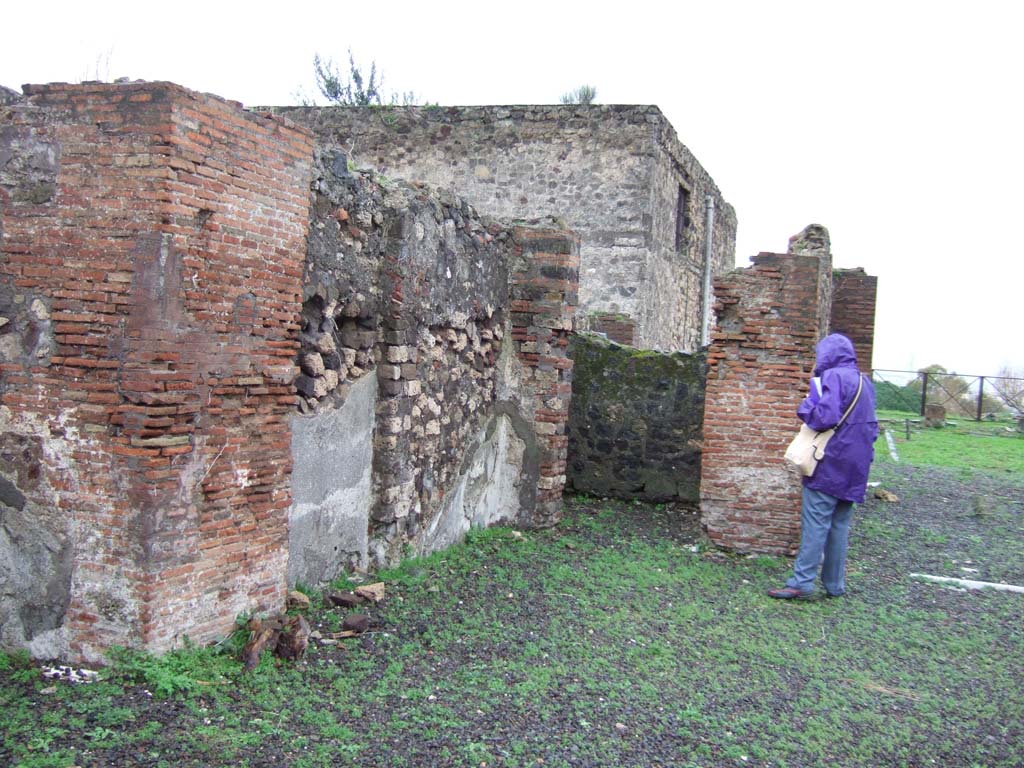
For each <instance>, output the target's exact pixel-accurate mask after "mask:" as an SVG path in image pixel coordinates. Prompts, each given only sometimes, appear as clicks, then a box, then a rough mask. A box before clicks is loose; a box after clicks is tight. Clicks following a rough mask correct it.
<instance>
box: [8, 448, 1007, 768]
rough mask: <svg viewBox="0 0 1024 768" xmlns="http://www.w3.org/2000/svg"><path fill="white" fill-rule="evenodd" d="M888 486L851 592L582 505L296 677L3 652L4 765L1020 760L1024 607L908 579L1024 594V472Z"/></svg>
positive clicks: (399, 574)
mask: <svg viewBox="0 0 1024 768" xmlns="http://www.w3.org/2000/svg"><path fill="white" fill-rule="evenodd" d="M942 434H943V435H950V434H952V433H951V432H943V433H942ZM988 439H993V438H988ZM914 442H923V437H922V438H921V439H919V436H918V435H917V434H915V435H913V437H912V440H911V443H914ZM1014 445H1016V446H1017V450H1018V451H1024V441H1016V442H1015V443H1014ZM880 447H881V446H880ZM902 447H903V446H901V448H902ZM985 450H986V451H987V450H989V449H985ZM881 452H882V451H880V453H881ZM876 469H877V471H876V479H877V480H878V481H879V482H881V483H882V485H883V487H885V488H886V489H888V490H890V491H892V492H895V493H896V494H897V495H898V496H899V497H900V501H899V502H895V503H892V502H882V501H880V500H877V499H873V500H871V501H869V503H867V504H866V505H864V506H863V507H861V508H859V512H858V517H857V520H856V522H855V527H854V533H853V538H852V541H851V555H850V557H851V560H850V573H849V579H848V581H849V593H848V595H847V596H846V597H844V598H842V599H837V600H831V599H816V600H811V601H801V602H798V603H792V602H787V601H774V600H770V599H768V598H766V597H765V595H764V592H765V590H766V589H768V588H769V587H772V586H776V585H778V584H779V583H781V581H782V580H783V579H784V578H785V576H786V575H787V571H788V568H789V561H787V560H785V559H781V558H771V557H743V556H734V555H727V554H723V553H721V552H718V551H715V550H714V549H711V548H708V547H706V546H705V544H704V543H703V542H702V540H701V538H700V531H699V524H698V522H697V519H696V516H695V515H694V514H693V513H692V511H688V510H684V509H676V508H658V507H650V506H641V505H633V504H624V503H619V502H608V501H599V500H590V499H575V500H570V501H569V502H568V515H567V519H566V522H565V524H564V525H562V526H561V527H560V528H558V529H557V530H554V531H548V532H541V533H528V534H525V535H520V534H518V533H515V532H512V531H509V530H504V529H496V530H490V531H484V532H478V533H476V534H474V535H473V536H471V537H470V539H469V541H468V542H467V543H466V544H465V545H463V546H459V547H456V548H454V549H452V550H450V551H448V552H445V553H442V554H439V555H435V556H433V557H431V558H429V559H426V560H418V561H412V562H408V563H406V564H405V565H403V566H402V567H401V568H400V569H398V570H396V571H393V572H390V573H385V574H381V577H382V578H383V579H384V580H385V581H386V583H387V585H388V594H387V597H386V599H385V600H384V601H383V602H382V603H381V604H379V605H378V606H376V607H375V608H374V609H372V610H371V617H372V619H373V621H374V629H373V630H372V631H371V632H369V633H368V634H366V635H364V636H363V637H361V638H359V639H355V640H348V641H342V644H339V645H334V646H331V645H320V644H317V643H313V644H312V645H311V647H310V650H309V653H308V655H307V658H306V659H305V661H304V662H302V663H299V664H291V663H280V662H277V661H276V660H275V659H273V658H270V657H268V658H265V659H264V661H263V663H262V664H261V666H260V667H259V668H258V669H257V670H256V671H255V672H254V673H250V674H246V673H244V672H243V671H242V670H241V668H240V666H239V664H238V662H237V661H236V660H235V656H234V655H233V654H234V653H235V652H237V650H238V649H237V643H236V642H233V643H226V644H225V645H224V646H222V647H220V648H217V649H189V650H186V651H182V652H179V653H173V654H169V655H168V656H166V657H164V658H163V659H160V660H156V659H152V658H150V657H147V656H141V655H133V654H123V655H122V656H121V657H120V658H119V661H118V663H117V664H115V665H114V666H113V667H111V668H110V669H108V670H105V671H104V674H103V679H102V680H101V681H100V682H98V683H94V684H91V685H80V686H70V685H66V684H59V685H54V684H52V683H50V682H48V681H45V680H43V679H41V677H40V674H39V670H38V667H37V666H35V665H33V664H31V663H30V662H28V660H26V659H24V658H21V657H17V656H13V657H12V656H3V655H0V764H3V765H8V764H10V765H15V766H23V767H24V768H29V767H30V766H31V767H34V768H40V767H42V766H58V767H60V768H67V767H68V766H71V765H78V766H82V768H89V767H91V766H107V765H116V766H175V768H178V767H179V766H180V767H183V766H224V765H231V766H239V767H240V768H242V767H245V766H250V767H255V766H296V767H299V766H344V765H353V766H539V765H543V766H790V767H795V766H821V765H836V766H850V767H854V768H856V767H858V766H864V767H865V768H866V767H868V766H871V767H875V766H942V767H943V768H955V767H957V766H964V767H965V768H967V767H971V766H986V767H987V768H994V767H996V766H1007V768H1009V766H1020V765H1021V764H1024V693H1022V690H1021V680H1024V639H1022V631H1021V627H1022V626H1024V595H1018V594H1009V593H1002V592H994V591H985V592H958V591H953V590H950V589H946V588H943V587H940V586H937V585H934V584H929V583H924V582H920V581H916V580H913V579H911V578H910V576H909V574H910V573H911V572H914V571H923V572H928V573H934V574H937V575H951V576H967V577H968V578H975V579H988V580H1006V581H1012V582H1014V583H1017V584H1021V583H1024V513H1022V510H1024V472H1020V471H1013V470H1012V469H1011V470H1007V469H1005V468H1000V469H997V470H994V471H987V472H982V471H977V470H975V469H964V468H960V467H953V468H941V467H935V466H927V465H924V464H919V465H917V466H914V465H909V464H908V463H907V461H906V460H903V461H901V462H900V463H894V462H892V461H889V460H880V461H879V463H878V465H877V468H876ZM342 618H343V614H341V613H339V612H337V611H334V610H330V609H328V608H326V607H324V606H323V605H322V603H321V602H319V601H317V603H316V606H315V609H314V611H313V613H312V621H313V623H314V625H316V626H317V627H318V628H319V629H320V630H321V631H322V632H329V631H333V630H336V629H338V628H340V623H341V620H342Z"/></svg>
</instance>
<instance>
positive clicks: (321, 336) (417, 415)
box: [289, 144, 578, 584]
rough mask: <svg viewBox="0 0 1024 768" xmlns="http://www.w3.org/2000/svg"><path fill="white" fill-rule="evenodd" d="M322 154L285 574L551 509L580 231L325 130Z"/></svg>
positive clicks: (358, 560)
mask: <svg viewBox="0 0 1024 768" xmlns="http://www.w3.org/2000/svg"><path fill="white" fill-rule="evenodd" d="M315 168H316V174H315V175H316V178H315V180H314V202H313V209H314V218H313V224H312V227H311V232H312V234H311V237H310V247H309V256H308V259H307V271H306V277H305V294H304V295H305V302H304V306H303V313H302V316H303V320H302V334H301V340H302V352H301V353H300V356H299V361H300V366H301V368H302V374H301V375H300V377H299V380H298V386H299V389H300V392H301V393H302V395H303V397H302V399H301V400H300V403H299V405H300V411H301V413H300V414H298V415H296V417H295V420H294V432H293V434H294V439H293V450H294V452H295V454H296V456H297V457H298V456H301V457H302V459H301V462H299V463H298V464H297V466H296V472H295V476H294V488H295V491H294V493H295V506H294V507H293V510H292V514H291V526H290V536H291V552H292V559H291V561H290V565H289V579H290V580H291V581H293V582H294V581H304V582H307V583H314V584H315V583H319V582H322V581H325V580H328V579H331V578H334V577H336V576H338V575H339V574H341V573H342V572H344V571H346V570H349V569H351V568H353V567H355V568H362V567H367V566H368V565H373V566H380V565H391V564H394V563H395V562H397V561H398V560H399V559H400V558H401V557H402V556H403V554H405V553H406V552H407V551H408V548H410V547H411V548H412V550H413V551H415V552H417V553H419V554H425V553H429V552H431V551H434V550H437V549H441V548H444V547H446V546H448V545H450V544H452V543H454V542H456V541H458V540H459V539H461V538H462V536H463V535H464V534H465V532H466V531H467V530H468V529H469V528H470V527H472V526H483V525H490V524H494V523H496V522H499V521H502V522H505V523H509V524H513V523H514V524H517V525H527V526H528V525H544V524H548V523H550V522H552V521H553V520H554V519H557V516H558V514H559V512H560V511H559V509H558V508H557V506H556V505H555V504H553V503H552V502H551V499H552V498H555V497H559V496H560V492H561V487H562V484H563V483H564V466H563V465H564V447H565V446H564V444H562V445H559V444H558V443H559V441H560V440H562V441H564V434H565V430H564V422H565V421H566V419H567V414H568V408H567V404H568V399H569V388H568V385H567V382H568V381H569V378H568V377H569V375H570V374H569V370H570V368H571V365H569V364H568V362H567V360H566V359H565V357H564V354H565V347H566V339H567V335H568V332H569V330H570V329H571V321H572V310H573V308H574V306H575V300H576V299H575V292H576V283H577V280H578V268H577V266H575V265H574V264H573V263H572V259H573V258H578V256H576V255H575V253H574V251H573V248H574V247H575V240H574V238H573V237H572V236H570V235H568V234H566V233H555V232H552V231H550V230H539V231H534V230H532V229H530V228H520V229H518V230H516V232H515V233H513V232H512V231H510V230H506V229H504V228H502V227H500V226H498V225H497V224H495V223H493V222H487V221H483V220H482V219H480V218H479V217H478V216H477V214H476V212H475V210H474V209H473V208H472V207H471V206H470V205H469V204H468V203H466V202H465V200H463V199H461V198H457V197H454V196H452V195H450V194H447V193H442V194H440V195H438V194H436V193H434V192H432V191H430V190H428V189H427V188H425V187H423V186H422V185H409V184H406V183H404V182H397V181H392V180H387V179H381V178H379V177H377V176H375V175H374V174H372V173H367V172H357V171H355V172H354V171H352V170H350V169H349V166H348V163H347V162H346V160H345V157H344V154H343V153H342V152H341V151H340V148H338V147H336V146H331V145H329V144H324V145H322V146H321V147H320V148H319V149H318V151H317V161H316V164H315ZM538 244H539V245H538ZM545 248H547V249H548V250H551V249H555V251H554V252H553V253H552V254H548V253H547V252H546V251H545V250H544V249H545ZM566 312H568V314H566ZM556 366H557V367H556ZM332 433H344V434H346V435H349V436H357V439H356V440H355V441H354V442H355V443H356V445H355V447H354V448H353V449H351V450H350V449H349V448H345V447H336V446H334V445H332V444H331V441H330V435H331V434H332ZM352 442H353V441H352V438H351V437H350V439H349V440H346V444H348V445H351V443H352ZM559 451H561V452H559ZM342 452H344V453H342ZM339 457H343V458H344V459H346V461H345V462H344V466H345V467H347V469H346V470H344V471H339V469H338V463H339ZM360 457H361V458H360ZM353 462H355V465H354V466H353ZM359 467H362V468H361V469H359ZM538 494H539V495H538Z"/></svg>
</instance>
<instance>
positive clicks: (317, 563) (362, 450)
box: [288, 376, 377, 585]
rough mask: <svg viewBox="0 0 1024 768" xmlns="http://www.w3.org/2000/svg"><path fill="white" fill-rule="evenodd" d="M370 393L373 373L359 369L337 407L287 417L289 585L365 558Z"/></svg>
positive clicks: (330, 575) (326, 576)
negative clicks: (289, 420)
mask: <svg viewBox="0 0 1024 768" xmlns="http://www.w3.org/2000/svg"><path fill="white" fill-rule="evenodd" d="M376 396H377V379H376V377H374V376H365V377H363V378H362V379H360V380H358V381H356V382H354V383H353V385H352V389H351V391H350V393H349V396H348V398H347V399H346V400H345V403H344V405H343V406H341V407H340V408H337V409H333V410H326V411H323V412H322V413H319V414H318V415H316V416H313V417H305V418H304V417H299V416H296V417H295V418H294V419H293V421H292V457H293V459H294V470H293V472H292V495H293V504H292V509H291V512H290V515H289V523H288V528H289V531H288V545H289V559H288V583H289V584H291V585H294V584H295V583H297V582H303V583H306V584H311V585H315V584H321V583H323V582H326V581H330V580H331V579H334V578H336V577H338V576H339V575H341V574H342V573H343V572H344V571H345V570H346V569H347V568H351V567H355V568H364V567H365V566H366V563H367V526H368V522H369V512H370V508H371V507H372V506H373V484H372V475H371V469H372V466H373V430H374V406H375V404H376Z"/></svg>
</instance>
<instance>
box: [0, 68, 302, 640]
mask: <svg viewBox="0 0 1024 768" xmlns="http://www.w3.org/2000/svg"><path fill="white" fill-rule="evenodd" d="M26 90H27V95H28V98H27V99H26V100H25V102H24V103H15V104H13V105H10V106H8V107H6V108H3V109H2V110H0V161H2V162H0V168H2V169H3V170H2V175H0V205H2V208H0V222H2V224H0V229H2V237H3V240H2V248H3V259H2V262H0V303H2V305H3V309H4V318H5V319H6V320H7V322H6V323H4V324H3V328H0V334H2V335H3V342H2V345H0V349H2V370H3V383H2V385H0V396H2V407H0V441H2V443H3V445H4V454H3V455H4V460H3V462H2V465H0V474H2V475H3V478H4V480H3V485H4V487H6V488H8V489H10V493H9V494H7V499H6V500H5V502H4V507H3V509H2V512H3V515H4V524H3V530H4V534H3V537H2V540H0V550H2V552H0V564H2V566H3V570H2V571H0V590H2V597H0V611H2V613H3V616H2V622H0V623H2V625H3V637H2V638H0V640H2V642H3V644H4V645H7V646H10V645H27V646H28V647H30V648H31V649H32V650H33V652H35V653H37V654H38V655H64V654H70V655H71V656H74V657H79V658H92V657H95V656H97V655H99V654H101V653H102V649H103V648H105V647H109V646H110V645H112V644H124V645H136V644H141V645H144V646H146V647H149V648H154V649H160V648H166V647H168V646H170V645H172V644H173V643H175V642H176V641H177V640H178V639H180V638H181V637H182V636H185V635H189V636H192V637H194V638H196V639H199V640H202V639H206V638H212V637H215V636H218V635H221V634H223V633H224V632H226V631H228V630H229V629H230V628H231V626H232V624H233V622H234V619H235V617H236V616H237V615H238V614H239V613H241V612H245V611H258V610H265V609H271V608H276V607H279V606H280V605H281V604H282V602H283V597H284V590H285V578H284V576H285V566H286V559H287V549H286V546H287V533H286V515H287V510H288V508H289V506H290V504H291V498H290V494H289V485H288V483H287V482H286V478H287V476H288V474H289V472H290V468H291V454H290V440H289V434H288V428H287V420H286V419H287V415H288V413H289V412H290V411H291V410H292V408H293V407H294V401H295V397H294V389H293V386H292V379H293V375H294V373H293V372H294V362H293V361H294V358H295V354H296V351H297V347H298V341H297V333H298V325H297V323H296V310H297V308H298V306H299V299H300V295H301V279H302V262H303V258H304V256H305V235H306V228H307V225H308V221H309V217H308V201H309V196H308V177H309V168H310V158H311V155H312V143H311V141H310V138H309V136H308V135H307V134H305V133H304V132H302V131H300V130H296V129H294V128H291V127H289V126H286V125H284V124H283V123H282V122H280V121H277V120H272V119H269V118H265V117H260V116H257V115H254V114H250V113H246V112H244V111H242V110H241V109H240V108H238V106H237V105H234V104H231V103H229V102H225V101H222V100H220V99H217V98H215V97H211V96H200V95H198V94H195V93H192V92H189V91H186V90H185V89H182V88H180V87H178V86H174V85H170V84H160V83H156V84H147V83H142V84H124V85H83V86H66V85H54V86H38V87H29V88H27V89H26ZM8 501H10V502H11V503H8ZM26 585H34V586H29V588H28V589H25V586H26Z"/></svg>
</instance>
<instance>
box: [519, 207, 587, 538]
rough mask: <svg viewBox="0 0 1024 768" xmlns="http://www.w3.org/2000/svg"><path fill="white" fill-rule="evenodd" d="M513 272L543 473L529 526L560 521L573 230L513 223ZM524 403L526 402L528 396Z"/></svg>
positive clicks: (575, 245) (575, 255)
mask: <svg viewBox="0 0 1024 768" xmlns="http://www.w3.org/2000/svg"><path fill="white" fill-rule="evenodd" d="M514 238H515V243H516V259H515V261H516V263H517V267H514V268H513V273H512V276H511V282H512V287H511V311H512V340H513V342H514V343H515V344H516V346H517V349H518V352H519V358H520V360H521V361H522V362H523V364H524V366H525V368H526V373H525V377H524V379H525V380H524V388H525V389H526V390H527V391H529V392H531V393H532V398H533V403H532V414H530V415H531V416H532V418H533V423H534V427H535V429H536V433H537V443H538V447H539V449H540V479H539V480H538V483H537V504H536V507H535V509H534V513H533V519H532V520H528V521H524V522H525V523H527V524H531V525H534V526H538V527H540V526H548V525H554V524H555V523H557V522H558V521H559V520H560V519H561V516H562V491H563V489H564V488H565V471H566V452H567V448H568V444H569V437H568V431H567V426H568V422H569V402H570V400H571V398H572V368H573V363H572V359H571V358H570V357H569V336H570V334H571V333H572V330H573V316H574V314H575V312H576V305H577V303H578V291H579V268H580V255H579V239H578V238H577V237H576V235H574V234H573V233H571V232H567V231H563V230H552V229H529V228H525V227H518V228H516V230H515V233H514ZM526 406H527V407H528V408H529V407H530V404H529V403H527V404H526Z"/></svg>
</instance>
